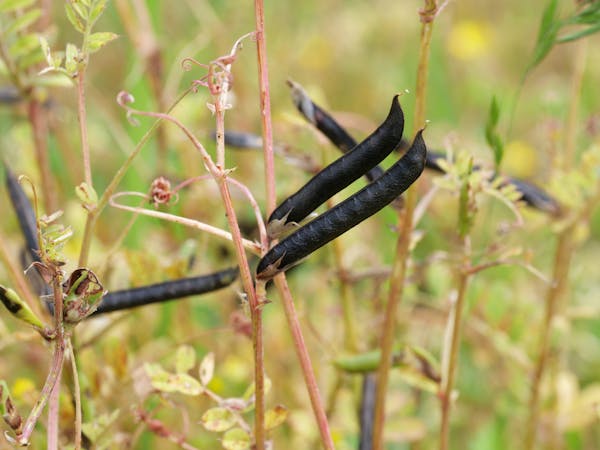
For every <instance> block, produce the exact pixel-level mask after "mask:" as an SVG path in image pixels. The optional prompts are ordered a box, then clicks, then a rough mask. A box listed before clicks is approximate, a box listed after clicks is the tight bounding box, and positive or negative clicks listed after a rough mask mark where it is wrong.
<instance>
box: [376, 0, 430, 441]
mask: <svg viewBox="0 0 600 450" xmlns="http://www.w3.org/2000/svg"><path fill="white" fill-rule="evenodd" d="M420 13H421V22H422V28H421V45H420V56H419V65H418V69H417V85H416V94H415V102H416V104H415V120H414V132H415V133H416V132H417V131H418V130H419V129H420V128H422V127H423V126H424V124H425V104H426V90H427V74H428V67H429V51H430V45H431V36H432V33H433V19H434V18H435V14H436V13H437V2H436V1H435V0H426V1H425V8H424V9H423V10H422V11H421V12H420ZM415 205H416V192H415V187H414V185H413V187H411V188H410V189H409V190H408V191H407V193H406V203H405V207H404V210H403V211H401V212H400V213H399V220H398V221H399V223H400V227H399V233H400V236H399V238H398V242H397V244H396V253H395V257H394V264H393V267H392V275H391V282H390V283H391V284H390V291H389V296H388V302H387V305H386V311H385V316H384V324H383V332H382V335H381V338H380V348H381V364H380V365H379V368H378V370H377V391H376V396H375V418H374V422H373V450H382V449H383V443H384V438H383V428H384V424H385V404H386V398H387V386H388V376H389V370H390V367H391V362H392V358H391V355H392V347H393V343H394V334H395V329H396V313H397V310H398V305H399V304H400V302H401V301H402V296H403V291H404V284H405V279H406V270H407V266H408V260H409V257H410V242H411V236H412V230H413V213H414V208H415Z"/></svg>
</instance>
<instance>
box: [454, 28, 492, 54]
mask: <svg viewBox="0 0 600 450" xmlns="http://www.w3.org/2000/svg"><path fill="white" fill-rule="evenodd" d="M490 42H491V30H490V28H489V26H488V25H487V24H486V23H484V22H479V21H475V20H462V21H460V22H457V23H456V24H455V25H454V27H452V30H450V33H449V34H448V40H447V46H448V51H449V52H450V54H451V55H452V56H454V57H455V58H456V59H461V60H463V61H470V60H473V59H477V58H480V57H481V56H483V55H484V54H485V53H486V52H487V51H488V49H489V47H490Z"/></svg>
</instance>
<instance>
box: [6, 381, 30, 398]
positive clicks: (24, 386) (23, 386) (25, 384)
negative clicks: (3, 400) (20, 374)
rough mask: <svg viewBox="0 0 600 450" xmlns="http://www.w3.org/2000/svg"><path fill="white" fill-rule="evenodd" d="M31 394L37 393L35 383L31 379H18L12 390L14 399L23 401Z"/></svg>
mask: <svg viewBox="0 0 600 450" xmlns="http://www.w3.org/2000/svg"><path fill="white" fill-rule="evenodd" d="M30 392H35V383H34V382H33V380H31V379H30V378H17V379H16V380H15V381H14V383H13V385H12V388H11V390H10V393H11V395H12V397H13V398H14V399H16V400H22V399H23V398H24V397H26V396H27V394H29V393H30Z"/></svg>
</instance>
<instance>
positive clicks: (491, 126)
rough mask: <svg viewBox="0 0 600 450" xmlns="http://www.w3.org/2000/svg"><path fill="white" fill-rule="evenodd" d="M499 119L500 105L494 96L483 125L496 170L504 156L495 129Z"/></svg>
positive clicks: (501, 144)
mask: <svg viewBox="0 0 600 450" xmlns="http://www.w3.org/2000/svg"><path fill="white" fill-rule="evenodd" d="M499 119H500V107H499V106H498V101H497V100H496V97H495V96H494V97H492V102H491V104H490V112H489V114H488V120H487V123H486V125H485V140H486V141H487V143H488V145H489V146H490V147H491V149H492V151H493V153H494V166H495V168H496V170H498V169H499V168H500V163H501V162H502V158H503V156H504V144H503V142H502V139H501V138H500V135H499V134H498V131H497V129H496V128H497V126H498V121H499Z"/></svg>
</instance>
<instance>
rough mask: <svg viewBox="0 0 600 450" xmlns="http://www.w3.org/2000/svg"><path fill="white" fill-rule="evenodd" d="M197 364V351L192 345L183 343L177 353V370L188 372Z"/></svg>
mask: <svg viewBox="0 0 600 450" xmlns="http://www.w3.org/2000/svg"><path fill="white" fill-rule="evenodd" d="M195 364H196V352H195V351H194V348H193V347H192V346H190V345H182V346H181V347H179V348H178V349H177V353H176V354H175V370H176V371H177V373H186V372H187V371H188V370H190V369H191V368H192V367H194V365H195Z"/></svg>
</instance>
